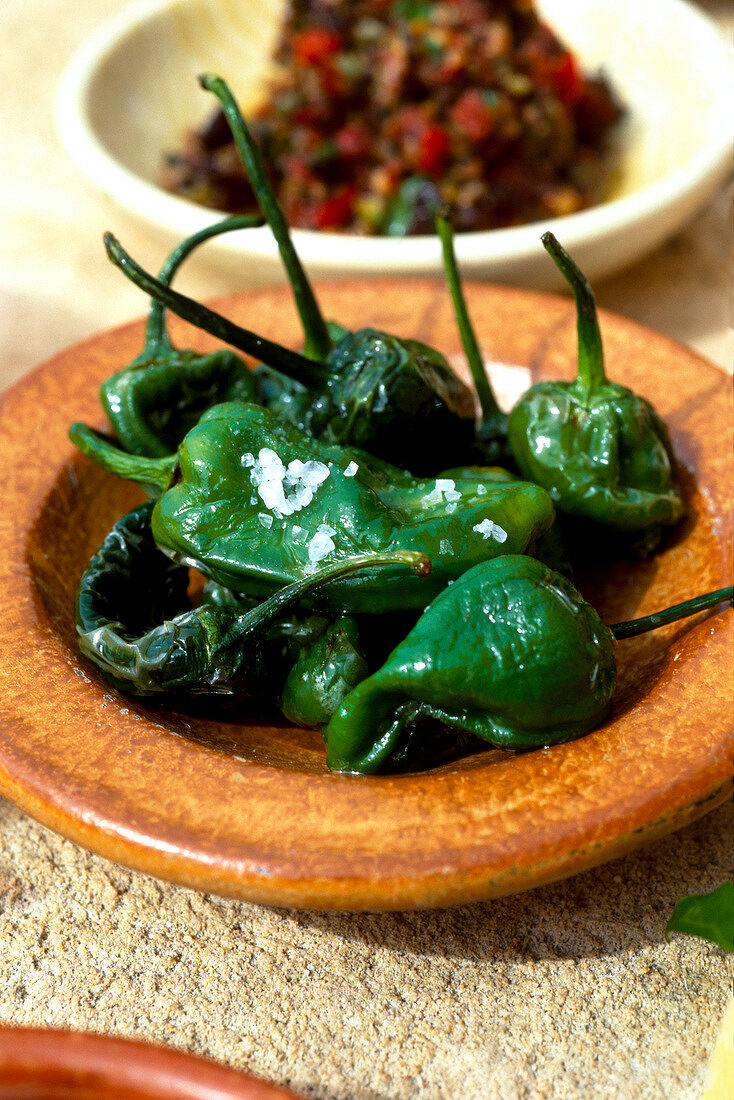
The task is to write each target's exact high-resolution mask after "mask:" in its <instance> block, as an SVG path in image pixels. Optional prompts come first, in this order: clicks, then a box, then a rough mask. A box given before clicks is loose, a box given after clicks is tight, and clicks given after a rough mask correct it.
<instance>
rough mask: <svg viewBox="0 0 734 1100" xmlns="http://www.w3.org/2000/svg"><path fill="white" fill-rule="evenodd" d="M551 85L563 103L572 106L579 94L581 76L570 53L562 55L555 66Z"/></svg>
mask: <svg viewBox="0 0 734 1100" xmlns="http://www.w3.org/2000/svg"><path fill="white" fill-rule="evenodd" d="M553 84H554V86H555V89H556V91H557V92H558V95H559V96H560V98H561V99H562V100H563V102H564V103H567V104H573V103H575V102H576V101H577V99H578V98H579V94H580V92H581V74H580V73H579V69H578V65H577V64H576V61H575V60H574V58H573V57H572V56H571V54H570V53H564V54H563V55H562V56H561V57H560V58H559V59H558V64H557V65H556V66H555V71H554V73H553Z"/></svg>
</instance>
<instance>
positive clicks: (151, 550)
mask: <svg viewBox="0 0 734 1100" xmlns="http://www.w3.org/2000/svg"><path fill="white" fill-rule="evenodd" d="M152 511H153V504H152V502H150V501H148V502H147V503H146V504H143V505H141V506H140V507H138V508H136V509H134V511H132V512H130V513H129V514H128V515H127V516H125V517H123V519H121V520H120V521H119V522H118V523H117V524H116V525H115V527H114V528H113V529H112V531H111V532H110V534H109V535H108V536H107V538H106V539H105V540H104V542H103V544H102V546H101V547H100V549H99V550H98V551H97V553H96V554H95V555H94V557H93V558H92V560H91V561H90V563H89V565H88V567H87V569H86V570H85V572H84V574H83V576H82V579H81V582H80V585H79V589H78V592H77V600H76V623H77V632H78V636H79V646H80V649H81V651H82V653H84V654H85V655H86V656H87V657H88V658H89V659H90V660H91V661H92V662H93V663H94V664H95V665H96V666H97V668H99V670H100V671H101V672H102V673H104V675H105V676H106V677H107V678H108V679H109V680H110V681H111V682H112V683H113V684H114V685H115V686H116V687H119V688H120V689H121V690H123V691H127V692H132V693H133V694H136V695H154V694H159V693H179V694H194V695H195V694H200V693H209V694H211V693H218V694H227V695H232V694H234V695H237V696H247V695H251V694H253V693H255V692H256V693H258V694H260V695H266V694H267V691H266V685H267V684H268V683H272V681H273V678H274V676H276V677H277V676H278V675H279V674H280V670H279V668H278V667H276V665H275V663H274V662H273V660H272V658H273V656H274V652H273V650H274V648H276V647H277V646H279V645H281V644H282V640H283V635H281V634H279V633H278V632H277V630H276V632H275V633H273V632H272V629H273V627H274V626H275V625H276V624H277V621H278V620H279V619H280V618H281V617H282V616H283V615H284V614H285V613H286V612H288V611H289V610H291V609H292V608H294V607H295V606H296V605H297V604H299V603H300V602H301V600H302V599H304V598H306V597H308V596H309V595H311V594H312V593H313V592H314V591H315V590H317V589H319V588H321V587H323V586H324V585H328V584H329V583H333V582H334V581H335V580H339V579H341V578H343V577H345V576H347V575H349V574H351V573H353V572H355V571H357V570H361V569H364V568H365V567H367V566H369V567H370V568H373V567H374V568H375V569H379V568H381V567H384V566H386V565H390V566H394V567H397V568H403V569H404V568H405V567H406V566H412V567H414V568H416V569H418V570H419V571H420V572H421V573H425V572H426V571H427V570H428V568H429V565H428V562H427V560H426V559H425V557H423V556H422V555H419V554H412V553H410V552H394V553H388V554H384V555H379V554H367V555H361V556H359V555H355V556H353V557H352V558H350V559H344V560H342V561H341V562H339V563H337V564H335V565H331V566H327V567H325V568H323V569H320V570H319V571H318V572H315V573H314V574H313V575H312V576H310V577H307V578H305V579H303V580H301V581H299V582H298V583H296V584H294V585H289V586H288V587H286V588H282V589H281V590H280V591H279V592H277V593H275V595H273V596H271V597H270V598H269V599H267V600H265V602H264V603H259V604H256V605H255V606H253V607H250V608H248V609H247V610H245V611H243V610H242V608H241V606H240V605H239V603H238V602H236V601H232V600H217V601H216V602H211V601H209V602H205V603H202V604H201V606H200V607H197V608H191V606H190V603H189V600H188V596H187V584H188V570H187V569H186V568H184V567H183V566H181V565H177V564H175V563H173V562H171V561H170V559H168V558H167V557H166V556H165V555H164V554H162V553H161V552H160V550H159V549H158V547H157V546H156V544H155V541H154V539H153V535H152V531H151V515H152ZM276 690H277V685H276Z"/></svg>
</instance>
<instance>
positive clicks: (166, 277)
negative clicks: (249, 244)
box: [138, 214, 262, 362]
mask: <svg viewBox="0 0 734 1100" xmlns="http://www.w3.org/2000/svg"><path fill="white" fill-rule="evenodd" d="M256 225H262V218H261V217H260V216H259V215H253V214H237V215H235V216H234V217H231V218H224V219H223V221H219V222H215V223H214V224H213V225H207V226H205V227H204V228H203V229H200V230H199V231H198V233H192V235H191V236H190V237H187V238H186V240H185V241H182V242H181V243H180V244H179V245H177V246H176V248H174V250H173V252H171V254H170V255H169V257H168V259H167V260H166V262H165V263H164V264H163V267H162V268H161V269H160V271H159V272H158V279H159V281H160V282H161V283H165V284H166V286H168V284H169V283H170V282H171V280H172V279H173V276H174V275H175V274H176V272H177V271H178V269H179V267H180V266H181V264H182V263H183V261H184V260H185V259H186V258H187V257H188V256H190V255H191V253H192V252H193V251H194V249H195V248H198V247H199V245H200V244H203V243H204V241H208V240H210V239H211V238H212V237H217V236H219V234H220V233H229V232H231V231H233V230H235V229H251V228H253V227H254V226H256ZM172 348H173V345H172V344H171V340H170V337H169V335H168V332H167V331H166V307H165V306H164V305H163V303H162V302H158V301H156V300H155V299H153V301H152V302H151V304H150V310H149V311H148V323H147V324H146V326H145V350H144V351H143V353H142V355H140V356H139V357H138V358H139V359H140V361H141V362H147V361H148V359H150V357H151V353H152V352H154V351H155V349H166V350H172Z"/></svg>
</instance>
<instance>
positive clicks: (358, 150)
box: [334, 122, 372, 160]
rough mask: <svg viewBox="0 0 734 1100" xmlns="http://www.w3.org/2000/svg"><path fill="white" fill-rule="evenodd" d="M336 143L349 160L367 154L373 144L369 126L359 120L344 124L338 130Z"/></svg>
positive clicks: (335, 138)
mask: <svg viewBox="0 0 734 1100" xmlns="http://www.w3.org/2000/svg"><path fill="white" fill-rule="evenodd" d="M334 143H335V144H336V147H337V149H338V150H339V152H340V154H341V155H342V156H343V157H344V158H345V159H347V160H355V159H357V158H358V157H364V156H366V155H367V153H369V151H370V148H371V146H372V142H371V140H370V135H369V132H368V130H367V128H366V127H365V126H362V125H361V124H360V123H359V122H348V123H347V125H346V126H342V128H341V130H337V132H336V134H335V135H334Z"/></svg>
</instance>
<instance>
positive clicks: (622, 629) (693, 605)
mask: <svg viewBox="0 0 734 1100" xmlns="http://www.w3.org/2000/svg"><path fill="white" fill-rule="evenodd" d="M725 600H726V601H727V602H728V603H732V604H734V585H729V587H728V588H718V589H717V590H716V591H715V592H707V593H706V594H705V595H703V596H695V597H694V598H693V599H692V600H686V601H685V603H677V604H675V605H674V606H673V607H667V608H665V610H664V611H656V612H655V614H654V615H645V616H643V617H642V618H641V619H630V620H629V622H626V623H615V624H614V626H610V627H609V629H610V630H611V632H612V634H613V635H614V637H615V638H618V639H619V638H634V637H635V635H636V634H645V633H646V632H647V631H648V630H656V629H657V627H659V626H666V625H667V624H668V623H675V622H677V621H678V620H679V619H687V618H689V617H690V616H691V615H696V614H697V613H698V612H699V611H708V609H709V608H710V607H716V605H717V604H719V603H723V602H724V601H725Z"/></svg>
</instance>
